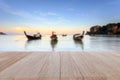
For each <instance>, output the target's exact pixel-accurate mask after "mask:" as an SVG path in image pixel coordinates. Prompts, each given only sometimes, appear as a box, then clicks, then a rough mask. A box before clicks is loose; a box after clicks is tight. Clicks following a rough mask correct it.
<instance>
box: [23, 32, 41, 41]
mask: <svg viewBox="0 0 120 80" xmlns="http://www.w3.org/2000/svg"><path fill="white" fill-rule="evenodd" d="M24 34H25V36H26V37H27V39H28V40H36V39H41V37H42V36H41V34H40V33H37V34H35V35H34V36H31V35H28V34H27V33H26V31H24Z"/></svg>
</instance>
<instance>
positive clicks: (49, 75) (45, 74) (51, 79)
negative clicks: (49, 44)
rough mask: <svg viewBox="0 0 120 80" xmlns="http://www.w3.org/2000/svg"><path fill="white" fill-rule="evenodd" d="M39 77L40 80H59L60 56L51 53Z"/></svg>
mask: <svg viewBox="0 0 120 80" xmlns="http://www.w3.org/2000/svg"><path fill="white" fill-rule="evenodd" d="M38 75H39V78H38V80H59V78H60V54H59V53H51V54H50V56H49V57H48V58H47V60H46V62H45V63H44V66H43V67H42V69H41V71H40V72H39V74H38Z"/></svg>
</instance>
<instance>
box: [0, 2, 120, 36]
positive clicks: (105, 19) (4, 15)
mask: <svg viewBox="0 0 120 80" xmlns="http://www.w3.org/2000/svg"><path fill="white" fill-rule="evenodd" d="M119 4H120V0H0V31H3V32H6V33H20V34H22V33H23V30H26V31H27V32H31V33H32V32H41V33H43V34H49V33H51V31H55V32H56V33H58V34H61V33H70V34H73V33H80V32H81V31H83V30H85V31H87V30H89V28H90V27H91V26H93V25H104V24H107V23H113V22H119V21H120V5H119Z"/></svg>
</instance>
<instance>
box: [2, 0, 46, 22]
mask: <svg viewBox="0 0 120 80" xmlns="http://www.w3.org/2000/svg"><path fill="white" fill-rule="evenodd" d="M0 9H2V10H3V11H5V12H7V13H9V14H12V15H16V16H20V17H23V18H31V19H36V20H44V18H41V17H38V16H34V15H32V14H31V13H29V12H26V11H20V10H17V9H14V8H12V7H11V6H9V5H8V4H6V3H4V2H1V1H0Z"/></svg>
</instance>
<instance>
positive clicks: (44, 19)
mask: <svg viewBox="0 0 120 80" xmlns="http://www.w3.org/2000/svg"><path fill="white" fill-rule="evenodd" d="M0 9H1V10H3V11H4V12H6V13H9V14H12V15H15V16H19V17H22V18H25V19H26V20H34V21H36V22H38V21H39V22H41V23H43V24H46V25H52V26H55V25H58V24H60V23H67V22H69V20H67V19H65V18H63V17H62V16H61V15H58V14H57V13H55V12H50V11H49V12H38V11H35V12H33V13H30V12H27V11H23V10H18V9H15V8H13V7H12V6H10V5H8V4H6V3H5V2H3V1H0ZM49 16H53V17H54V21H53V20H52V19H53V18H52V17H49Z"/></svg>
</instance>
